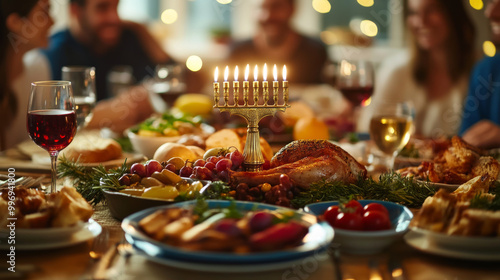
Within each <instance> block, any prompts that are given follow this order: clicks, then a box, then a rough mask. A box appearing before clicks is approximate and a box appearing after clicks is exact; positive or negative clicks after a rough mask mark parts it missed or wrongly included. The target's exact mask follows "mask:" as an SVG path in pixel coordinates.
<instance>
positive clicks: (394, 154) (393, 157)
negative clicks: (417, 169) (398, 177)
mask: <svg viewBox="0 0 500 280" xmlns="http://www.w3.org/2000/svg"><path fill="white" fill-rule="evenodd" d="M397 155H398V152H397V151H396V152H394V153H392V155H391V157H390V158H389V165H388V167H389V168H388V169H389V170H388V171H389V172H392V171H393V170H394V162H395V161H396V156H397Z"/></svg>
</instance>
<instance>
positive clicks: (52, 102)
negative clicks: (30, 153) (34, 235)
mask: <svg viewBox="0 0 500 280" xmlns="http://www.w3.org/2000/svg"><path fill="white" fill-rule="evenodd" d="M76 127H77V126H76V114H75V107H74V100H73V92H72V88H71V82H69V81H43V82H34V83H32V84H31V95H30V99H29V103H28V118H27V128H28V133H29V135H30V137H31V139H32V140H33V142H35V144H37V145H38V146H40V147H42V148H43V149H45V150H47V151H48V152H49V154H50V161H51V171H52V184H51V187H50V193H55V192H56V180H57V155H58V154H59V152H60V151H61V150H62V149H64V148H66V146H68V145H69V144H70V143H71V141H73V137H74V136H75V133H76Z"/></svg>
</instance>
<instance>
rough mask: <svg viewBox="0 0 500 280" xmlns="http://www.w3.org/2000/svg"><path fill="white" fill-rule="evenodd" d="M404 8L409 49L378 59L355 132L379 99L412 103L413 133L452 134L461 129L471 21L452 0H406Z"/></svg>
mask: <svg viewBox="0 0 500 280" xmlns="http://www.w3.org/2000/svg"><path fill="white" fill-rule="evenodd" d="M405 12H406V14H405V17H406V23H407V27H408V31H409V33H410V35H411V36H410V39H411V43H410V45H411V48H410V49H409V50H407V51H405V52H404V53H400V54H398V55H396V56H394V57H391V58H389V59H387V60H386V61H384V63H382V65H381V67H380V68H379V71H378V72H377V73H376V75H377V80H376V83H375V91H374V94H373V96H372V102H371V104H370V105H369V106H367V107H366V108H364V109H365V110H364V112H362V114H361V116H360V118H359V120H358V130H360V131H368V126H369V124H370V118H371V116H372V115H373V114H374V113H375V112H381V111H382V110H383V109H384V108H383V101H384V100H389V101H411V102H412V103H413V106H414V107H415V120H414V124H415V132H416V135H418V136H420V137H425V138H433V139H436V138H442V137H451V136H453V135H456V134H457V133H458V129H459V127H460V123H461V112H462V108H463V102H464V99H465V96H466V94H467V85H468V76H469V72H470V69H471V67H472V65H473V63H474V58H475V53H474V37H475V30H474V26H473V23H472V21H471V20H470V18H469V17H468V15H467V12H466V10H465V7H464V5H463V4H462V2H461V1H456V0H406V1H405Z"/></svg>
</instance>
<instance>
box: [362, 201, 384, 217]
mask: <svg viewBox="0 0 500 280" xmlns="http://www.w3.org/2000/svg"><path fill="white" fill-rule="evenodd" d="M363 210H364V212H368V211H380V212H383V213H385V214H386V215H387V217H389V210H387V208H385V206H384V205H382V204H380V203H375V202H374V203H368V204H366V205H365V207H363Z"/></svg>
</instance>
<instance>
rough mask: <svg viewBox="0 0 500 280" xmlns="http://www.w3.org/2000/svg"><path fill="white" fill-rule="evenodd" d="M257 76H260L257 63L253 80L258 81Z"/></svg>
mask: <svg viewBox="0 0 500 280" xmlns="http://www.w3.org/2000/svg"><path fill="white" fill-rule="evenodd" d="M257 76H259V68H258V67H257V65H255V68H254V69H253V80H254V81H257V78H258V77H257Z"/></svg>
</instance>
